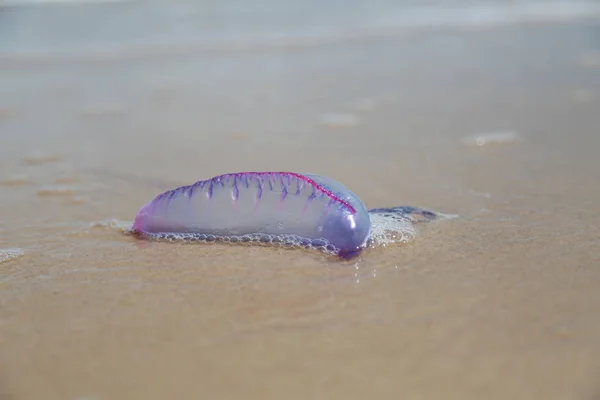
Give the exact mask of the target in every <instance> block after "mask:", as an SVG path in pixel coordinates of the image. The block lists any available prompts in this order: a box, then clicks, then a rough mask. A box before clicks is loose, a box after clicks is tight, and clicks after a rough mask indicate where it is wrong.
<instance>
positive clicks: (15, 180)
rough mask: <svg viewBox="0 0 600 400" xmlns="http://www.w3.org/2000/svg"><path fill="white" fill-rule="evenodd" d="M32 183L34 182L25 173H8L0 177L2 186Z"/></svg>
mask: <svg viewBox="0 0 600 400" xmlns="http://www.w3.org/2000/svg"><path fill="white" fill-rule="evenodd" d="M33 183H35V182H34V181H33V180H32V179H31V178H30V177H29V176H27V175H9V176H7V177H5V178H2V179H0V185H2V186H24V185H32V184H33Z"/></svg>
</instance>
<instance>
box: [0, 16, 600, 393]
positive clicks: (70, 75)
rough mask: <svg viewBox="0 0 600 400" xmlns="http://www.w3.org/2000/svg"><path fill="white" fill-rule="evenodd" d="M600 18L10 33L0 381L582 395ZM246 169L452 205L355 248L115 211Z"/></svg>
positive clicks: (590, 384)
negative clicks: (156, 34) (343, 251)
mask: <svg viewBox="0 0 600 400" xmlns="http://www.w3.org/2000/svg"><path fill="white" fill-rule="evenodd" d="M599 35H600V25H598V24H593V23H590V24H583V23H581V24H564V25H547V26H544V25H538V26H519V27H517V26H514V27H504V28H497V29H487V30H480V31H464V32H458V31H446V32H429V33H422V34H414V35H407V36H401V37H397V38H379V39H373V40H365V41H361V40H356V41H351V42H348V43H333V44H328V45H324V46H314V47H307V48H288V49H286V48H283V49H271V50H269V49H266V50H265V49H263V50H260V51H247V52H246V51H239V52H236V51H224V52H200V53H194V52H190V53H185V52H183V53H181V54H176V55H161V54H153V53H152V52H151V51H150V50H148V53H142V54H140V53H138V54H135V55H130V56H128V55H127V54H125V55H124V58H119V57H114V58H111V57H94V56H93V54H92V55H89V57H87V58H86V57H80V58H78V59H61V58H60V57H58V58H43V57H41V58H35V57H33V58H31V57H29V58H28V57H18V56H15V57H4V58H1V59H0V87H2V89H1V90H0V135H1V139H2V143H1V145H0V181H1V182H0V196H1V199H2V207H1V209H0V248H2V249H22V251H23V254H22V255H20V254H18V251H17V253H15V250H13V252H12V253H11V254H12V258H11V259H10V260H8V261H4V262H2V263H1V264H0V399H2V400H5V399H6V400H8V399H10V400H13V399H15V400H16V399H44V400H51V399H73V400H76V399H77V400H83V399H88V400H91V399H229V398H232V399H233V398H239V399H326V398H327V399H332V398H339V399H342V398H343V399H365V398H373V399H375V398H377V399H463V400H464V399H502V400H506V399H544V400H549V399H582V400H594V399H598V398H599V397H598V396H600V317H599V316H600V246H599V244H600V228H599V226H600V208H599V205H598V204H600V184H599V182H600V161H598V152H599V150H600V133H599V127H600V112H599V111H600V69H599V68H597V66H596V65H595V64H592V63H590V62H589V59H591V57H592V56H590V54H592V55H593V54H598V51H600V48H599V47H598V46H600V42H598V40H597V39H598V37H600V36H599ZM582 60H588V62H586V63H582ZM349 121H350V122H349ZM507 132H508V133H509V134H510V135H513V136H509V137H512V138H513V139H515V140H512V139H510V140H491V141H489V140H488V141H487V142H486V141H485V140H484V141H482V142H480V143H482V144H485V145H484V146H472V145H467V144H468V143H472V139H473V138H474V137H476V136H477V135H487V136H483V138H490V137H491V138H496V139H497V138H500V139H502V133H507ZM516 138H518V140H516ZM242 170H291V171H300V172H313V173H318V174H322V175H326V176H330V177H332V178H334V179H337V180H339V181H341V182H343V183H344V184H346V185H347V186H349V187H350V188H351V189H352V190H353V191H354V192H356V193H357V194H359V195H360V196H361V198H362V199H363V200H364V201H365V203H367V205H368V206H370V207H378V206H395V205H414V206H420V207H425V208H431V209H435V210H439V211H442V212H446V213H453V214H459V215H460V216H461V218H459V219H455V220H450V221H445V222H443V223H438V224H435V225H433V226H430V227H428V228H427V229H424V230H423V231H422V233H421V235H420V236H419V237H418V238H417V240H415V241H413V242H412V243H410V244H407V245H398V246H391V247H387V248H379V249H374V250H369V251H366V252H365V253H364V254H363V255H362V256H360V257H359V258H358V259H356V260H353V261H351V262H339V261H335V260H332V259H331V258H329V257H326V256H323V255H321V254H316V253H312V252H306V251H294V250H283V249H272V248H262V247H250V248H246V247H236V246H227V245H178V244H170V243H144V242H139V241H136V240H134V239H133V238H131V237H128V236H125V235H123V234H121V233H120V232H119V230H118V229H115V228H114V227H112V228H111V226H110V223H108V222H106V221H109V220H110V219H117V220H119V221H130V220H132V219H133V217H134V215H135V213H136V211H137V209H138V208H139V207H140V206H141V205H143V204H144V203H145V202H146V201H148V200H149V199H151V198H152V197H153V196H154V195H156V194H157V193H159V191H161V190H162V189H166V188H168V187H169V185H177V184H180V183H181V184H186V183H191V182H194V181H196V180H199V179H205V178H208V177H211V176H213V175H217V174H220V173H225V172H233V171H242ZM7 257H8V256H7Z"/></svg>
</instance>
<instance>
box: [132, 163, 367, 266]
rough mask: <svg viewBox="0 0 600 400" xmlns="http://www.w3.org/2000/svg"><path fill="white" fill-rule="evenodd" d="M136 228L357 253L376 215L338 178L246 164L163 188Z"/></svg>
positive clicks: (142, 211) (154, 232) (160, 234)
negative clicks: (236, 170)
mask: <svg viewBox="0 0 600 400" xmlns="http://www.w3.org/2000/svg"><path fill="white" fill-rule="evenodd" d="M133 231H135V232H138V233H141V234H146V235H150V236H154V237H159V238H160V237H177V238H181V239H192V240H193V239H198V240H216V239H221V240H228V239H229V240H230V241H277V242H283V243H289V244H295V245H302V246H305V247H319V248H324V249H328V250H329V251H331V252H334V253H336V254H339V255H350V254H353V253H355V252H358V251H360V250H361V249H362V248H364V247H365V246H366V244H367V239H368V238H369V234H370V231H371V222H370V219H369V212H368V211H367V209H366V207H365V205H364V204H363V203H362V201H361V200H360V199H359V198H358V197H357V196H356V195H355V194H354V193H352V192H351V191H350V190H349V189H348V188H346V187H345V186H343V185H342V184H341V183H339V182H336V181H334V180H332V179H329V178H326V177H322V176H318V175H312V174H298V173H292V172H243V173H235V174H226V175H220V176H217V177H214V178H212V179H208V180H206V181H200V182H197V183H195V184H193V185H190V186H183V187H180V188H177V189H174V190H170V191H168V192H165V193H163V194H161V195H159V196H157V197H156V198H155V199H154V200H152V201H151V202H149V203H148V204H146V205H145V206H143V207H142V208H141V209H140V211H139V212H138V214H137V216H136V219H135V222H134V225H133ZM231 239H233V240H231Z"/></svg>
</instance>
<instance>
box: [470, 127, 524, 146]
mask: <svg viewBox="0 0 600 400" xmlns="http://www.w3.org/2000/svg"><path fill="white" fill-rule="evenodd" d="M520 140H521V137H520V136H519V134H518V133H517V132H515V131H498V132H488V133H481V134H477V135H473V136H468V137H466V138H463V143H464V144H465V145H467V146H476V147H482V146H487V145H491V144H507V143H515V142H518V141H520Z"/></svg>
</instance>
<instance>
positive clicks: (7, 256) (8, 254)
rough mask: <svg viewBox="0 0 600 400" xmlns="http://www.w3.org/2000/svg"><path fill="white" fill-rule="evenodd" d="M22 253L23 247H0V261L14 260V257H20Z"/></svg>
mask: <svg viewBox="0 0 600 400" xmlns="http://www.w3.org/2000/svg"><path fill="white" fill-rule="evenodd" d="M23 254H25V252H24V251H23V249H18V248H14V249H0V263H3V262H5V261H10V260H14V259H15V258H18V257H21V256H22V255H23Z"/></svg>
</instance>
